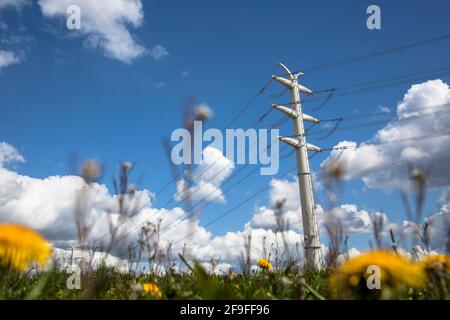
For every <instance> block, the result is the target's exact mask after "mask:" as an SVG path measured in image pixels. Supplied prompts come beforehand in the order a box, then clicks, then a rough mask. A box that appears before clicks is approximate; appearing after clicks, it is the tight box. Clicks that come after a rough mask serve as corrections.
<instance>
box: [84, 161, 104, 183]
mask: <svg viewBox="0 0 450 320" xmlns="http://www.w3.org/2000/svg"><path fill="white" fill-rule="evenodd" d="M100 175H101V167H100V165H99V163H98V162H97V161H95V160H86V161H85V162H84V163H83V166H82V167H81V176H82V177H83V179H84V180H85V181H86V182H87V183H92V182H95V181H97V180H98V179H99V178H100Z"/></svg>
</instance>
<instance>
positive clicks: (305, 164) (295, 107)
mask: <svg viewBox="0 0 450 320" xmlns="http://www.w3.org/2000/svg"><path fill="white" fill-rule="evenodd" d="M280 66H281V68H283V70H284V71H285V72H286V74H287V76H288V79H286V78H283V77H278V76H272V79H274V80H276V81H277V82H279V83H281V84H282V85H283V86H285V87H287V88H288V89H289V90H290V91H291V107H286V106H282V105H277V104H274V105H272V107H273V108H274V109H276V110H278V111H281V112H282V113H284V114H285V115H286V116H288V117H290V118H291V119H292V122H293V125H294V137H295V138H290V137H279V139H280V140H281V141H283V142H285V143H287V144H289V145H290V146H292V147H293V148H295V154H296V158H297V176H298V184H299V190H300V204H301V209H302V222H303V236H304V242H303V245H304V251H305V259H306V267H307V268H310V269H320V267H321V263H322V261H321V260H322V254H321V247H320V239H319V227H318V224H317V217H316V210H315V209H316V207H315V203H314V191H313V186H312V177H311V171H310V169H309V161H308V150H310V151H316V152H320V151H321V149H320V148H319V147H317V146H314V145H312V144H308V143H306V137H305V127H304V121H309V122H313V123H318V122H319V120H317V119H316V118H314V117H311V116H309V115H307V114H304V113H303V112H302V105H301V97H300V92H303V93H306V94H310V95H311V94H314V93H313V91H311V90H309V89H308V88H306V87H304V86H302V85H301V84H299V83H298V78H299V76H302V75H303V73H301V72H299V73H292V72H291V71H290V70H289V69H288V68H287V67H286V66H285V65H284V64H282V63H280Z"/></svg>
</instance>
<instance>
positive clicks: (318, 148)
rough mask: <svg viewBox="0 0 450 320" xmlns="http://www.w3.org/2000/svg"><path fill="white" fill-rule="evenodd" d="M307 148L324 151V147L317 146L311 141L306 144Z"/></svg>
mask: <svg viewBox="0 0 450 320" xmlns="http://www.w3.org/2000/svg"><path fill="white" fill-rule="evenodd" d="M306 148H307V149H308V151H316V152H322V148H320V147H318V146H315V145H313V144H311V143H307V144H306Z"/></svg>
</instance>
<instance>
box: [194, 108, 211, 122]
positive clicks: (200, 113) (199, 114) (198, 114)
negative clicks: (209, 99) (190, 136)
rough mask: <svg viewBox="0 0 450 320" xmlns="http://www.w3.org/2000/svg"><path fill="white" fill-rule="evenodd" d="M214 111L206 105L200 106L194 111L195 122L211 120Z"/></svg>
mask: <svg viewBox="0 0 450 320" xmlns="http://www.w3.org/2000/svg"><path fill="white" fill-rule="evenodd" d="M213 115H214V111H213V110H212V109H211V108H210V107H209V106H207V105H206V104H201V105H199V106H198V107H197V108H196V109H195V120H199V121H204V120H207V119H209V118H212V117H213Z"/></svg>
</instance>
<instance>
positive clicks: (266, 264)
mask: <svg viewBox="0 0 450 320" xmlns="http://www.w3.org/2000/svg"><path fill="white" fill-rule="evenodd" d="M258 267H260V268H261V269H263V270H271V269H272V264H271V263H270V261H269V260H267V259H264V258H262V259H259V260H258Z"/></svg>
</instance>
